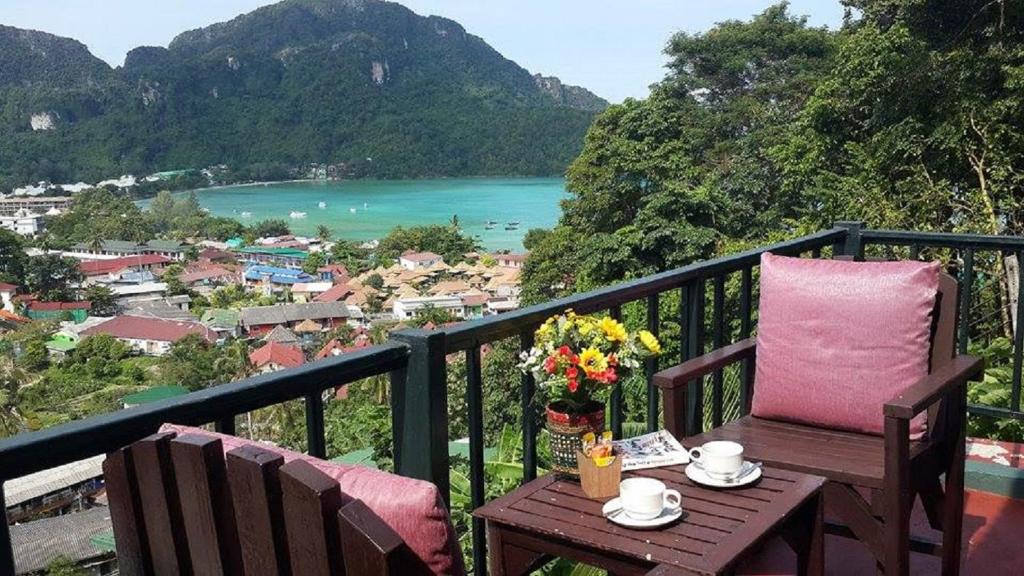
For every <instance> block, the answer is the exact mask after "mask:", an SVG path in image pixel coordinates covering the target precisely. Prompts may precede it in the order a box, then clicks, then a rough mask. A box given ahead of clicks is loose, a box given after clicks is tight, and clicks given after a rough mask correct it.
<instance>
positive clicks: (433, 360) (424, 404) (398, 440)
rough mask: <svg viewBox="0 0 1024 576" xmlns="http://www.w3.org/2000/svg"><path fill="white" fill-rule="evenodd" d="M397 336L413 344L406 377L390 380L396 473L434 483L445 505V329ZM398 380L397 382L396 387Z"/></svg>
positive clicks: (447, 488)
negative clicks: (443, 330) (401, 379)
mask: <svg viewBox="0 0 1024 576" xmlns="http://www.w3.org/2000/svg"><path fill="white" fill-rule="evenodd" d="M393 338H394V339H395V340H397V341H399V342H402V343H404V344H406V345H408V346H409V352H410V355H409V365H408V368H407V369H406V370H405V379H404V381H400V379H399V378H393V379H392V386H393V388H392V390H391V397H392V414H393V418H395V421H394V429H395V471H396V472H397V473H398V474H401V475H402V476H408V477H410V478H419V479H421V480H427V481H428V482H432V483H433V484H434V485H435V486H437V488H438V489H439V490H440V491H441V497H442V498H444V501H445V504H446V505H447V504H449V503H450V500H451V486H450V483H449V478H448V369H447V361H446V357H445V334H444V332H440V331H438V332H431V331H428V330H403V331H402V332H398V333H396V334H394V335H393ZM396 384H397V385H396Z"/></svg>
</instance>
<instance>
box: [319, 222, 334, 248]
mask: <svg viewBox="0 0 1024 576" xmlns="http://www.w3.org/2000/svg"><path fill="white" fill-rule="evenodd" d="M316 237H317V238H319V239H320V241H321V242H323V243H324V244H326V243H328V242H330V241H331V229H330V228H328V227H327V225H326V224H321V225H319V226H317V227H316Z"/></svg>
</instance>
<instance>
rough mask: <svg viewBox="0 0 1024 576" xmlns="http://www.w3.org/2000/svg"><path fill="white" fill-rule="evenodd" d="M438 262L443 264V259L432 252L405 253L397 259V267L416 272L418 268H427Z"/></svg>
mask: <svg viewBox="0 0 1024 576" xmlns="http://www.w3.org/2000/svg"><path fill="white" fill-rule="evenodd" d="M438 262H444V259H443V258H442V257H441V256H440V255H438V254H434V253H433V252H412V251H409V252H406V253H405V254H402V255H401V256H399V257H398V265H399V266H401V267H402V268H405V269H406V270H416V269H418V268H429V267H430V266H433V265H434V264H436V263H438Z"/></svg>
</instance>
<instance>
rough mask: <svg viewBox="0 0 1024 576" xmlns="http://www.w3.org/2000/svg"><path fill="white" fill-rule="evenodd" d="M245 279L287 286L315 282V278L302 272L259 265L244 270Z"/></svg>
mask: <svg viewBox="0 0 1024 576" xmlns="http://www.w3.org/2000/svg"><path fill="white" fill-rule="evenodd" d="M245 279H246V280H249V281H253V282H261V281H264V280H269V281H270V282H271V283H272V284H285V285H288V286H291V285H292V284H299V283H305V282H316V280H317V279H316V277H314V276H311V275H310V274H306V273H305V272H303V271H302V270H295V269H293V268H278V267H276V266H264V265H261V264H257V265H253V266H249V267H248V268H246V269H245Z"/></svg>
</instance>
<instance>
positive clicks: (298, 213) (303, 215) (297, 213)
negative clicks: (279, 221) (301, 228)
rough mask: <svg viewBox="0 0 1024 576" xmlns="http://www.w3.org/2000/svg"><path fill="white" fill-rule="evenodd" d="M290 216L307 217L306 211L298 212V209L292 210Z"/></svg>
mask: <svg viewBox="0 0 1024 576" xmlns="http://www.w3.org/2000/svg"><path fill="white" fill-rule="evenodd" d="M289 216H291V217H292V218H305V217H306V213H305V212H298V211H296V212H292V213H291V214H289Z"/></svg>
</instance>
